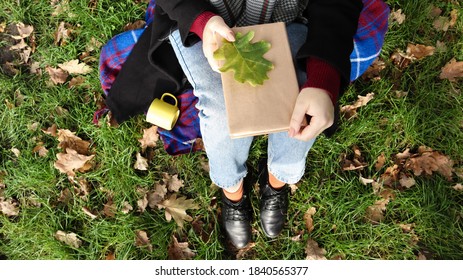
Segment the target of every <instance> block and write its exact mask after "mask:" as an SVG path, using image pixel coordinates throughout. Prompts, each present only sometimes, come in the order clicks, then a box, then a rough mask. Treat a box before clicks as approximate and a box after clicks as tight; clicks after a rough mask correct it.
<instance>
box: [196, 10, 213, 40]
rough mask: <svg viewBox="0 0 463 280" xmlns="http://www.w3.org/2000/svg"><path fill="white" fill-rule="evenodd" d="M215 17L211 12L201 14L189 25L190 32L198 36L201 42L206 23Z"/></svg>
mask: <svg viewBox="0 0 463 280" xmlns="http://www.w3.org/2000/svg"><path fill="white" fill-rule="evenodd" d="M213 16H216V14H214V13H213V12H209V11H205V12H203V13H201V14H200V15H199V16H198V17H197V18H196V19H195V21H194V22H193V24H192V25H191V28H190V31H191V32H193V33H195V34H196V35H198V37H199V38H201V40H202V39H203V32H204V27H205V26H206V23H207V22H208V21H209V19H211V17H213Z"/></svg>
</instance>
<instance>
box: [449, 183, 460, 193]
mask: <svg viewBox="0 0 463 280" xmlns="http://www.w3.org/2000/svg"><path fill="white" fill-rule="evenodd" d="M452 188H453V189H454V190H456V191H460V192H461V191H463V185H462V184H460V183H458V184H456V185H455V186H453V187H452Z"/></svg>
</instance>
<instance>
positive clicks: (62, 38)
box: [54, 21, 71, 46]
mask: <svg viewBox="0 0 463 280" xmlns="http://www.w3.org/2000/svg"><path fill="white" fill-rule="evenodd" d="M67 27H69V24H67V23H65V22H64V21H62V22H60V24H59V25H58V29H57V30H56V31H55V33H54V37H55V42H54V43H55V45H57V46H64V45H66V43H67V42H68V40H69V39H70V38H71V30H69V29H68V28H67Z"/></svg>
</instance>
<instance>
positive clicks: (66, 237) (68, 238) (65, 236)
mask: <svg viewBox="0 0 463 280" xmlns="http://www.w3.org/2000/svg"><path fill="white" fill-rule="evenodd" d="M55 238H56V239H57V240H59V241H61V242H63V243H65V244H66V245H69V246H71V247H73V248H76V249H78V248H79V247H80V246H81V245H82V240H80V239H79V238H78V237H77V234H75V233H73V232H69V233H66V232H64V231H61V230H58V231H57V232H56V233H55Z"/></svg>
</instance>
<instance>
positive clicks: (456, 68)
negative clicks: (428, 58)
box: [439, 58, 463, 82]
mask: <svg viewBox="0 0 463 280" xmlns="http://www.w3.org/2000/svg"><path fill="white" fill-rule="evenodd" d="M462 77H463V61H457V60H456V59H455V58H452V59H451V60H450V61H449V62H448V63H447V64H445V66H444V67H442V69H441V73H440V76H439V78H441V79H448V80H449V81H451V82H455V81H456V80H457V79H458V78H462Z"/></svg>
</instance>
